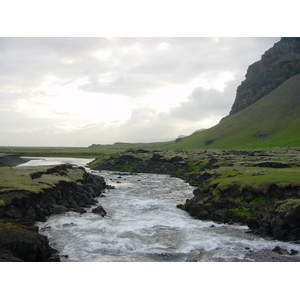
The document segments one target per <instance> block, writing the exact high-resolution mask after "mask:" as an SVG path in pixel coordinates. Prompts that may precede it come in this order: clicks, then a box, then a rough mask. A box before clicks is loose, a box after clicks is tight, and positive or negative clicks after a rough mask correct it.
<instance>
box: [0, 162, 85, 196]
mask: <svg viewBox="0 0 300 300" xmlns="http://www.w3.org/2000/svg"><path fill="white" fill-rule="evenodd" d="M47 169H49V166H39V167H17V168H11V167H2V168H0V192H1V194H2V193H7V192H11V191H22V192H28V193H37V194H38V193H40V192H42V191H43V190H45V189H48V188H51V187H54V186H55V185H56V184H57V183H58V182H59V181H66V182H77V181H80V180H82V179H83V174H84V170H82V169H79V168H72V169H67V171H66V172H67V174H66V175H65V176H64V175H58V174H43V175H42V176H41V177H39V178H36V179H32V178H31V176H30V175H31V174H33V173H36V172H46V170H47ZM0 199H1V195H0Z"/></svg>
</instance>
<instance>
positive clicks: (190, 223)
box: [27, 158, 300, 262]
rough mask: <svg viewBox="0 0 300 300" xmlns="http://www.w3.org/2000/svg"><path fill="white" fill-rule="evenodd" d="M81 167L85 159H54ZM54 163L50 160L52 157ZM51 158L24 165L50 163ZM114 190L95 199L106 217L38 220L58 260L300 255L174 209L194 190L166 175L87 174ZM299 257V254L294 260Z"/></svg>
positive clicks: (235, 227) (284, 245)
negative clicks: (265, 253) (265, 251)
mask: <svg viewBox="0 0 300 300" xmlns="http://www.w3.org/2000/svg"><path fill="white" fill-rule="evenodd" d="M57 160H59V162H60V163H62V162H68V163H74V164H78V165H85V164H86V163H87V162H88V161H90V160H85V159H80V160H77V159H56V158H55V159H54V161H55V162H56V163H57ZM52 161H53V159H52ZM50 162H51V158H45V159H43V160H40V161H38V160H31V161H30V162H29V163H27V164H29V165H30V164H31V165H32V164H35V165H37V164H39V163H43V164H50ZM91 172H92V173H93V174H94V175H99V176H103V177H104V178H105V180H106V182H107V184H110V185H113V186H115V189H112V190H110V189H109V190H107V191H106V193H105V197H99V198H97V199H98V201H99V204H101V205H102V206H103V207H104V209H105V210H106V211H107V216H105V217H104V218H103V217H101V216H99V215H97V214H93V213H91V212H90V211H91V210H92V208H90V209H89V212H88V213H85V214H82V215H80V214H79V213H74V212H69V213H66V214H64V215H53V216H51V217H50V218H49V219H48V220H47V221H46V222H44V223H42V222H39V223H38V224H37V225H38V226H39V227H40V232H41V233H42V234H44V235H47V236H48V238H49V241H50V245H51V246H52V247H53V248H55V249H57V250H59V252H60V255H61V260H62V261H85V262H96V261H97V262H100V261H106V262H125V261H129V262H135V261H139V262H156V261H173V262H174V261H254V260H255V259H254V258H253V257H251V255H250V256H249V253H250V254H251V253H256V252H257V251H260V250H263V249H268V250H272V249H273V248H274V247H276V246H279V247H281V248H284V249H287V250H288V251H290V250H291V249H294V250H298V251H300V245H298V244H292V243H285V242H279V241H276V240H271V239H263V238H260V237H258V236H256V235H253V234H249V233H246V231H247V230H248V227H246V226H240V225H226V224H216V223H214V222H209V221H201V220H196V219H194V218H192V217H191V216H190V215H189V214H188V213H187V212H185V211H182V210H180V209H178V208H176V205H177V204H179V203H184V202H185V200H186V199H187V198H191V197H192V191H193V189H194V188H193V187H191V186H189V185H188V184H187V183H185V182H184V181H182V180H180V179H177V178H172V177H170V176H168V175H157V174H135V175H134V174H126V173H118V172H109V171H101V172H97V171H91ZM296 257H297V258H298V255H296V256H295V258H296Z"/></svg>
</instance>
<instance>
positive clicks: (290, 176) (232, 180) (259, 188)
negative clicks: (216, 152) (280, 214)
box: [206, 167, 300, 194]
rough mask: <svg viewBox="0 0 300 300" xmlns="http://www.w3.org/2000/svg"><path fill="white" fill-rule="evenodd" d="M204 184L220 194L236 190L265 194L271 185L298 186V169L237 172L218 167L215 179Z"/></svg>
mask: <svg viewBox="0 0 300 300" xmlns="http://www.w3.org/2000/svg"><path fill="white" fill-rule="evenodd" d="M206 184H207V185H208V186H210V187H214V188H216V189H217V190H219V191H220V192H225V191H227V190H230V189H236V190H238V191H239V192H240V193H242V192H245V191H253V192H256V193H262V194H266V193H267V192H268V191H269V189H270V187H271V186H272V185H276V186H277V187H279V188H285V187H294V186H299V184H300V168H290V169H273V168H258V167H257V168H256V167H252V168H251V167H250V168H249V167H247V168H246V167H241V168H239V170H238V172H237V171H236V170H235V168H232V167H220V168H219V169H218V170H217V171H216V173H215V178H213V179H211V180H208V181H207V183H206Z"/></svg>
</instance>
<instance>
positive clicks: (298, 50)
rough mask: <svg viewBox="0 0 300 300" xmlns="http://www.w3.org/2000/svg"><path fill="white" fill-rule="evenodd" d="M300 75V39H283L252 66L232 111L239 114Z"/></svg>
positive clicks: (239, 90)
mask: <svg viewBox="0 0 300 300" xmlns="http://www.w3.org/2000/svg"><path fill="white" fill-rule="evenodd" d="M299 73H300V38H282V39H281V40H280V41H279V42H278V43H276V44H275V45H274V46H273V47H272V48H271V49H269V50H268V51H266V52H265V54H264V55H262V57H261V60H260V61H257V62H255V63H254V64H252V65H251V66H249V68H248V71H247V74H246V79H245V80H244V81H243V82H242V84H241V85H240V86H239V87H238V88H237V93H236V99H235V101H234V104H233V106H232V109H231V111H230V114H235V113H237V112H239V111H241V110H243V109H244V108H246V107H248V106H250V105H251V104H253V103H255V102H256V101H258V100H260V99H261V98H262V97H264V96H265V95H267V94H269V93H270V92H271V91H272V90H274V89H275V88H277V87H278V86H279V85H281V84H282V83H284V82H285V81H286V80H288V79H289V78H291V77H292V76H294V75H296V74H299Z"/></svg>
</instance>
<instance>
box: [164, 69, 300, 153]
mask: <svg viewBox="0 0 300 300" xmlns="http://www.w3.org/2000/svg"><path fill="white" fill-rule="evenodd" d="M299 128H300V74H299V75H296V76H294V77H292V78H290V79H289V80H287V81H286V82H285V83H283V84H281V85H280V86H279V87H277V88H276V89H274V90H273V91H272V92H270V93H269V94H268V95H266V96H264V97H263V98H261V99H260V100H259V101H256V102H255V103H254V104H252V105H250V106H248V107H246V108H244V109H243V110H241V111H239V112H237V113H235V114H232V115H229V116H227V117H225V118H224V119H223V121H222V122H220V123H219V124H217V125H216V126H214V127H211V128H209V129H207V130H204V131H200V132H196V133H193V134H192V135H190V136H188V137H185V138H183V139H182V140H181V141H180V142H178V143H177V144H176V148H177V149H199V148H247V147H249V148H259V147H285V146H292V147H297V146H300V134H299ZM170 147H171V148H169V149H173V148H174V149H175V147H174V145H171V146H170Z"/></svg>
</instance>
